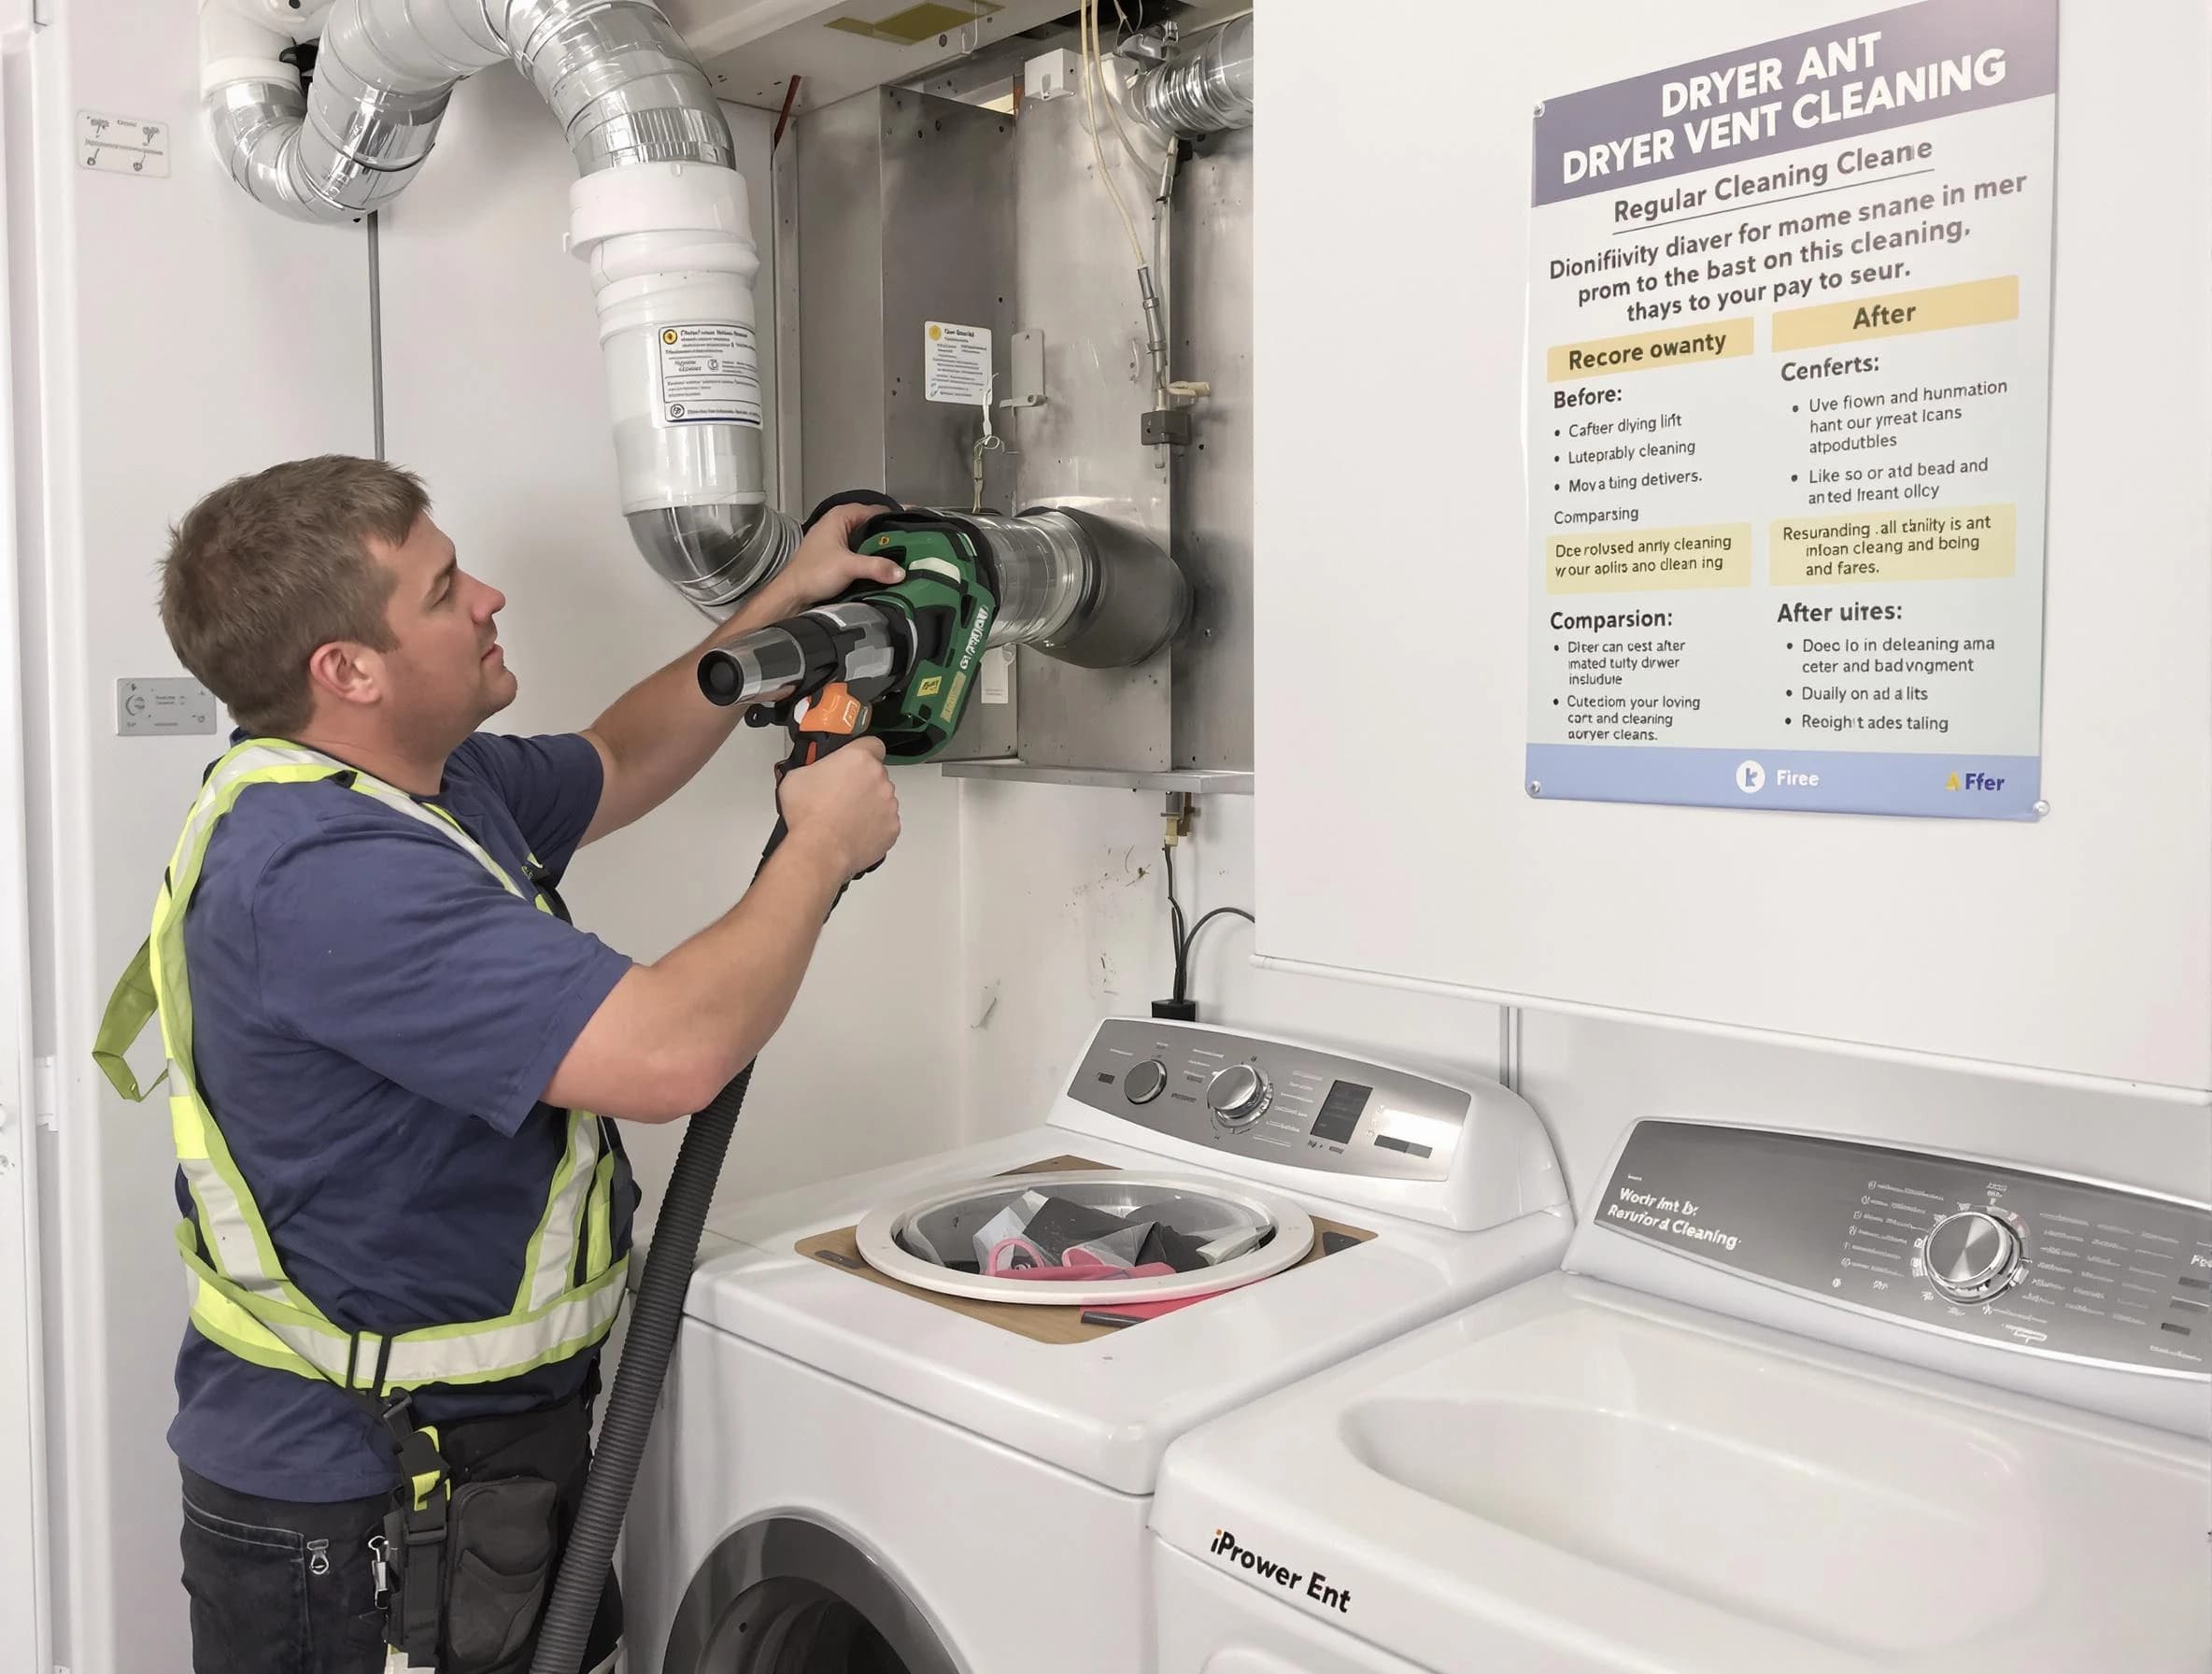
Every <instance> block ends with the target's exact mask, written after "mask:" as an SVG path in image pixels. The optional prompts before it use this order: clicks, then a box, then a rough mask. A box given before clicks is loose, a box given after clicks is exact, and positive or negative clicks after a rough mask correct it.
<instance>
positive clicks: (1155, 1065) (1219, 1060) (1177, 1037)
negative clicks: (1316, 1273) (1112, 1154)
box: [1068, 1018, 1471, 1181]
mask: <svg viewBox="0 0 2212 1674" xmlns="http://www.w3.org/2000/svg"><path fill="white" fill-rule="evenodd" d="M1068 1096H1069V1097H1070V1098H1071V1099H1077V1100H1080V1101H1081V1102H1082V1103H1085V1104H1087V1105H1089V1106H1090V1107H1091V1108H1092V1109H1093V1110H1099V1111H1104V1112H1106V1113H1108V1114H1111V1115H1115V1116H1119V1117H1121V1118H1122V1119H1123V1120H1125V1121H1128V1122H1134V1123H1135V1124H1137V1126H1139V1127H1141V1128H1151V1129H1152V1130H1153V1131H1155V1132H1157V1133H1165V1134H1172V1135H1173V1136H1174V1137H1175V1138H1177V1139H1181V1140H1187V1141H1190V1142H1193V1143H1197V1144H1203V1145H1209V1146H1213V1147H1216V1148H1219V1149H1221V1150H1223V1151H1227V1152H1233V1153H1237V1154H1240V1155H1244V1156H1257V1157H1262V1158H1264V1159H1265V1160H1267V1161H1269V1162H1275V1163H1283V1164H1285V1165H1287V1166H1290V1167H1294V1168H1304V1169H1317V1170H1325V1171H1326V1172H1329V1173H1337V1174H1360V1175H1367V1176H1370V1177H1378V1178H1384V1179H1394V1180H1432V1181H1433V1180H1445V1179H1449V1178H1450V1177H1451V1173H1452V1168H1453V1160H1454V1158H1455V1157H1456V1156H1457V1155H1458V1153H1459V1149H1460V1145H1461V1142H1462V1138H1463V1136H1464V1134H1465V1132H1466V1130H1467V1125H1468V1114H1469V1106H1470V1103H1471V1100H1470V1099H1469V1098H1468V1094H1467V1092H1466V1091H1465V1089H1463V1088H1458V1087H1450V1086H1446V1085H1443V1084H1442V1083H1441V1082H1435V1081H1428V1080H1425V1079H1424V1078H1423V1077H1421V1076H1418V1075H1409V1074H1407V1073H1405V1072H1404V1071H1398V1070H1386V1069H1384V1068H1382V1066H1381V1065H1379V1064H1369V1063H1363V1062H1362V1061H1360V1060H1359V1059H1357V1058H1349V1057H1337V1056H1335V1055H1334V1054H1332V1053H1326V1052H1319V1051H1316V1050H1314V1049H1312V1047H1306V1046H1286V1045H1284V1044H1283V1043H1281V1042H1277V1041H1260V1040H1254V1039H1252V1038H1250V1037H1248V1036H1244V1035H1239V1034H1234V1033H1231V1032H1228V1031H1227V1030H1223V1029H1198V1028H1194V1027H1192V1026H1190V1025H1188V1024H1182V1023H1163V1022H1158V1021H1154V1022H1139V1021H1135V1020H1132V1019H1127V1018H1121V1019H1115V1020H1113V1021H1110V1022H1107V1023H1104V1024H1102V1025H1100V1026H1099V1032H1098V1034H1097V1035H1096V1036H1095V1037H1093V1039H1092V1041H1091V1046H1090V1051H1089V1052H1088V1053H1087V1054H1086V1055H1085V1057H1084V1061H1083V1066H1082V1068H1081V1069H1079V1070H1078V1071H1076V1074H1075V1083H1074V1085H1072V1086H1071V1087H1070V1088H1069V1089H1068Z"/></svg>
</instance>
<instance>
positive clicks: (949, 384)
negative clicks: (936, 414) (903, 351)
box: [922, 319, 991, 407]
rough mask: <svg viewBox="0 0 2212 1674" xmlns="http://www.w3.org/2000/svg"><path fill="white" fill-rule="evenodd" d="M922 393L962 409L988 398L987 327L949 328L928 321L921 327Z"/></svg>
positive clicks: (952, 326)
mask: <svg viewBox="0 0 2212 1674" xmlns="http://www.w3.org/2000/svg"><path fill="white" fill-rule="evenodd" d="M922 394H923V396H924V398H925V399H927V400H929V401H951V402H957V403H958V404H960V405H962V406H964V407H971V406H974V405H975V404H977V403H978V402H985V401H988V400H989V399H990V398H991V333H990V328H989V327H988V326H980V325H951V324H948V323H946V322H945V321H944V320H942V319H932V320H929V321H928V322H927V323H926V324H924V326H923V327H922Z"/></svg>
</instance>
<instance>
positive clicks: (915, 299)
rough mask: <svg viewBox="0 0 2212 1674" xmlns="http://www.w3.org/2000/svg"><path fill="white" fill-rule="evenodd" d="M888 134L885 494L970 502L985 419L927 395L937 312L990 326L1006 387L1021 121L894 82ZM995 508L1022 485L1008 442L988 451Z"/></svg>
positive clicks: (886, 112) (886, 101)
mask: <svg viewBox="0 0 2212 1674" xmlns="http://www.w3.org/2000/svg"><path fill="white" fill-rule="evenodd" d="M881 97H882V101H883V103H882V106H881V109H880V111H879V116H880V119H881V125H882V132H883V175H882V190H883V326H882V329H883V358H884V365H885V368H886V371H887V372H888V374H889V383H888V385H887V390H886V395H887V410H886V413H885V415H884V471H885V477H884V481H885V486H886V490H887V491H888V492H889V493H891V494H893V495H896V496H897V497H898V498H899V499H900V500H903V501H906V502H907V503H908V504H916V505H936V506H954V507H959V506H966V505H968V504H970V503H971V494H972V489H971V478H970V471H971V464H972V456H973V450H974V447H975V444H976V442H977V441H978V440H980V439H981V437H982V435H983V415H982V413H981V411H980V410H979V409H977V408H975V407H970V406H961V405H958V404H954V403H950V402H941V401H929V400H927V399H926V398H925V396H924V393H923V391H924V384H923V356H922V350H923V342H924V337H923V330H924V327H925V326H926V325H927V324H928V322H929V321H930V320H933V319H935V320H943V321H946V322H948V323H952V324H957V325H971V326H983V327H986V328H987V329H988V330H989V331H990V333H991V347H992V353H993V358H994V362H995V364H996V366H997V368H998V370H999V375H1000V382H1001V383H1003V381H1004V376H1005V370H1006V367H1007V364H1008V360H1007V356H1008V353H1009V348H1010V345H1009V339H1011V338H1012V336H1013V335H1014V307H1013V303H1014V294H1013V289H1012V282H1013V276H1014V201H1013V197H1012V194H1011V193H1010V192H1009V191H1008V185H1009V176H1010V172H1011V171H1010V163H1011V152H1012V148H1013V144H1014V135H1013V128H1014V119H1013V118H1011V117H1009V116H1005V115H1002V114H1001V113H1000V112H998V111H993V110H983V109H979V108H977V107H976V106H972V105H957V104H955V103H953V102H952V101H951V100H948V99H932V98H929V97H926V96H925V95H923V94H920V93H913V92H893V91H889V90H886V91H885V92H883V93H882V95H881ZM1013 487H1014V471H1013V469H1012V465H1011V462H1010V461H1009V460H1008V458H1007V455H1006V452H1005V450H1004V449H1003V448H999V449H993V450H992V451H990V452H988V453H986V454H985V476H984V492H985V504H990V503H991V502H993V501H999V500H1002V497H1003V496H1005V495H1008V494H1010V493H1011V492H1012V490H1013Z"/></svg>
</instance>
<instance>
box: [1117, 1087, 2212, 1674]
mask: <svg viewBox="0 0 2212 1674" xmlns="http://www.w3.org/2000/svg"><path fill="white" fill-rule="evenodd" d="M1566 1268H1567V1271H1565V1272H1563V1273H1555V1274H1552V1275H1549V1276H1547V1277H1545V1278H1543V1279H1540V1280H1538V1281H1536V1282H1534V1283H1532V1284H1526V1285H1523V1286H1521V1287H1519V1288H1517V1289H1515V1290H1512V1291H1509V1292H1507V1293H1505V1294H1503V1295H1500V1296H1497V1297H1495V1298H1490V1299H1489V1300H1486V1301H1483V1302H1482V1303H1479V1304H1477V1305H1476V1306H1475V1307H1473V1308H1471V1309H1468V1311H1466V1312H1463V1313H1460V1314H1458V1315H1457V1316H1455V1317H1453V1318H1452V1319H1449V1320H1445V1321H1442V1322H1440V1323H1439V1324H1438V1325H1436V1326H1431V1327H1429V1328H1427V1329H1425V1330H1423V1331H1420V1332H1417V1333H1414V1334H1413V1335H1411V1336H1410V1337H1407V1338H1404V1339H1402V1340H1400V1341H1397V1342H1395V1343H1392V1344H1389V1345H1387V1346H1385V1347H1383V1348H1382V1349H1379V1350H1377V1351H1376V1352H1374V1353H1372V1354H1370V1355H1365V1356H1363V1357H1361V1358H1360V1359H1359V1360H1357V1361H1354V1362H1352V1363H1350V1364H1347V1365H1344V1366H1341V1367H1339V1368H1337V1369H1334V1370H1331V1371H1329V1372H1325V1373H1323V1374H1322V1375H1320V1376H1319V1377H1317V1378H1314V1379H1312V1380H1309V1381H1308V1382H1306V1383H1302V1384H1299V1385H1297V1386H1295V1387H1293V1388H1290V1389H1287V1390H1285V1391H1283V1392H1281V1393H1280V1394H1278V1395H1277V1396H1275V1397H1270V1398H1269V1399H1268V1400H1266V1401H1263V1402H1261V1403H1260V1404H1259V1405H1258V1406H1256V1407H1255V1408H1254V1409H1252V1410H1250V1411H1249V1412H1243V1413H1240V1414H1239V1415H1238V1416H1237V1417H1236V1419H1234V1420H1233V1421H1231V1422H1227V1423H1223V1424H1217V1425H1213V1426H1207V1427H1205V1428H1203V1429H1201V1430H1198V1431H1196V1432H1194V1433H1193V1434H1191V1435H1190V1436H1187V1437H1185V1438H1184V1440H1181V1441H1179V1442H1178V1443H1177V1444H1176V1445H1175V1446H1174V1447H1173V1448H1171V1449H1170V1452H1169V1454H1168V1458H1167V1461H1166V1464H1165V1466H1164V1467H1163V1469H1162V1473H1161V1479H1160V1483H1159V1488H1158V1493H1157V1497H1156V1502H1155V1508H1154V1523H1155V1529H1156V1537H1157V1539H1158V1540H1159V1542H1160V1546H1159V1554H1158V1563H1157V1566H1156V1571H1157V1573H1156V1582H1157V1585H1158V1589H1159V1591H1158V1610H1159V1634H1160V1647H1161V1649H1160V1655H1159V1659H1158V1667H1159V1670H1160V1674H1200V1671H1201V1670H1203V1671H1206V1674H1232V1671H1233V1674H1354V1670H1357V1671H1359V1674H1473V1671H1475V1670H1482V1671H1483V1674H1491V1671H1494V1670H1508V1669H1510V1670H1513V1671H1515V1674H1629V1671H1630V1670H1634V1674H1773V1671H1774V1670H1778V1669H1787V1670H1790V1674H1869V1671H1871V1670H1876V1669H1882V1670H1914V1671H1916V1674H1917V1671H1921V1670H1936V1669H1940V1670H1943V1671H1944V1674H1952V1671H1953V1670H1957V1669H1961V1668H2003V1669H2006V1670H2007V1671H2008V1674H2084V1671H2086V1670H2092V1669H2093V1670H2106V1669H2109V1670H2112V1671H2113V1674H2120V1671H2121V1670H2125V1671H2126V1674H2205V1670H2206V1669H2207V1668H2212V1548H2207V1545H2206V1539H2207V1530H2208V1529H2212V1466H2208V1448H2207V1441H2206V1438H2207V1433H2208V1430H2212V1382H2208V1381H2207V1369H2208V1367H2212V1210H2208V1209H2207V1207H2206V1206H2205V1205H2204V1204H2202V1203H2194V1202H2188V1201H2182V1200H2179V1199H2173V1198H2168V1197H2162V1196H2158V1195H2154V1194H2151V1193H2147V1192H2142V1191H2136V1190H2131V1189H2127V1188H2124V1187H2120V1186H2116V1185H2105V1184H2102V1183H2098V1182H2094V1181H2088V1180H2081V1179H2074V1178H2064V1177H2059V1176H2055V1175H2050V1174H2045V1173H2037V1172H2033V1171H2030V1170H2022V1169H2016V1168H2010V1167H2006V1166H2005V1165H2003V1164H1999V1163H1992V1162H1988V1161H1985V1160H1978V1159H1970V1158H1965V1157H1959V1156H1932V1155H1927V1154H1923V1153H1917V1152H1910V1151H1903V1150H1896V1149H1892V1148H1888V1147H1883V1146H1879V1145H1872V1144H1866V1143H1861V1142H1850V1141H1842V1140H1836V1139H1829V1138H1822V1137H1818V1136H1812V1135H1807V1134H1800V1133H1792V1132H1783V1131H1779V1130H1774V1129H1747V1128H1732V1127H1726V1126H1723V1125H1719V1124H1711V1123H1700V1122H1679V1121H1646V1122H1643V1123H1640V1124H1638V1126H1637V1127H1636V1128H1634V1129H1633V1131H1632V1132H1631V1134H1630V1135H1629V1137H1628V1139H1627V1141H1626V1142H1625V1143H1624V1146H1623V1148H1622V1150H1621V1151H1620V1152H1619V1154H1618V1155H1617V1156H1616V1157H1615V1158H1614V1160H1613V1164H1612V1167H1611V1168H1610V1170H1609V1174H1608V1177H1607V1180H1606V1184H1605V1185H1604V1187H1603V1189H1602V1191H1601V1192H1600V1194H1599V1195H1598V1197H1597V1199H1596V1200H1595V1203H1594V1205H1593V1208H1592V1213H1591V1214H1590V1217H1589V1218H1588V1219H1587V1220H1586V1221H1585V1223H1584V1224H1583V1225H1582V1226H1581V1228H1580V1229H1579V1230H1578V1232H1577V1233H1576V1236H1575V1240H1574V1242H1573V1244H1572V1245H1571V1247H1570V1249H1569V1251H1568V1254H1567V1262H1566Z"/></svg>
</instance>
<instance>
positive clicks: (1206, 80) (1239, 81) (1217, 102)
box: [1129, 12, 1253, 134]
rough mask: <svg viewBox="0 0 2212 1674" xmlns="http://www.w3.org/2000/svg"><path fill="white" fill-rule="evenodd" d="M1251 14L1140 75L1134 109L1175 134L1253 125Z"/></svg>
mask: <svg viewBox="0 0 2212 1674" xmlns="http://www.w3.org/2000/svg"><path fill="white" fill-rule="evenodd" d="M1252 83H1253V67H1252V14H1251V13H1250V12H1247V13H1245V14H1244V16H1242V17H1241V18H1232V19H1230V20H1229V21H1227V23H1224V24H1223V25H1222V26H1221V27H1220V28H1219V29H1216V30H1215V31H1214V32H1213V33H1212V35H1208V36H1207V37H1206V38H1205V39H1204V40H1203V41H1201V42H1199V43H1198V45H1197V46H1196V47H1194V48H1192V49H1191V50H1189V51H1187V52H1184V53H1183V54H1181V55H1180V56H1178V57H1176V58H1172V59H1170V60H1169V61H1168V62H1167V63H1166V64H1160V65H1158V66H1157V67H1156V68H1154V69H1149V70H1145V71H1143V72H1142V73H1141V74H1140V75H1139V76H1137V77H1136V78H1135V79H1134V80H1133V82H1132V83H1131V85H1130V88H1129V106H1130V108H1132V109H1133V110H1135V111H1136V113H1137V114H1138V115H1139V116H1141V117H1142V118H1143V119H1144V120H1145V121H1148V122H1151V123H1152V124H1153V125H1154V126H1156V127H1159V128H1165V129H1168V130H1170V132H1172V133H1176V134H1218V133H1220V132H1221V131H1222V130H1224V129H1225V128H1249V127H1251V126H1252V104H1253V101H1252Z"/></svg>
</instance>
